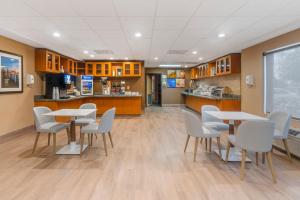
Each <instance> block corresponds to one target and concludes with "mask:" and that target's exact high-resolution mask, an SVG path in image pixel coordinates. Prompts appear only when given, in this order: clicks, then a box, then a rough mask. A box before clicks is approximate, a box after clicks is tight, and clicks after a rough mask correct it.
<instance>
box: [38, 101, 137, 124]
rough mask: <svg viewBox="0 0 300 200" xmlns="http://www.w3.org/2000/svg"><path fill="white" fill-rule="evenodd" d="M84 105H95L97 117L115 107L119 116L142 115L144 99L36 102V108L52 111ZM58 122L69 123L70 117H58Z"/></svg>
mask: <svg viewBox="0 0 300 200" xmlns="http://www.w3.org/2000/svg"><path fill="white" fill-rule="evenodd" d="M84 103H95V104H96V105H97V115H102V114H103V113H104V112H105V111H106V110H108V109H110V108H112V107H115V108H116V114H117V115H140V114H142V97H85V98H81V99H72V100H64V101H55V100H54V101H38V100H37V101H35V102H34V106H46V107H49V108H50V109H52V110H59V109H63V108H79V106H80V105H81V104H84ZM56 120H57V121H60V122H65V121H68V120H69V118H68V117H57V118H56Z"/></svg>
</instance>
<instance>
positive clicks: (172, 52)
mask: <svg viewBox="0 0 300 200" xmlns="http://www.w3.org/2000/svg"><path fill="white" fill-rule="evenodd" d="M186 52H188V50H169V51H168V52H167V54H171V55H183V54H186Z"/></svg>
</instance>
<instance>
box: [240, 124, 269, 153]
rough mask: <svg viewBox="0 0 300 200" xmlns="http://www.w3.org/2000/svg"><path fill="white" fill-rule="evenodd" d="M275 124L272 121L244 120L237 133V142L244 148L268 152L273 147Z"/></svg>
mask: <svg viewBox="0 0 300 200" xmlns="http://www.w3.org/2000/svg"><path fill="white" fill-rule="evenodd" d="M274 130H275V124H274V123H273V122H272V121H269V120H268V121H246V122H243V123H242V124H241V125H240V126H239V128H238V132H237V135H236V143H237V145H238V146H240V147H241V148H243V149H246V150H249V151H254V152H268V151H270V150H271V148H272V142H273V133H274Z"/></svg>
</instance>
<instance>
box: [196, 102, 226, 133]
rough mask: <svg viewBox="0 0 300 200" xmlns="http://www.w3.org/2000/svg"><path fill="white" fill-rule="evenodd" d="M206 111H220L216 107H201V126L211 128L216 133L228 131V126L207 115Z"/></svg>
mask: <svg viewBox="0 0 300 200" xmlns="http://www.w3.org/2000/svg"><path fill="white" fill-rule="evenodd" d="M206 111H220V109H219V108H218V107H216V106H212V105H204V106H202V107H201V116H202V123H203V126H205V127H207V128H212V129H215V130H217V131H227V130H229V125H228V124H225V123H224V122H223V120H220V119H217V118H215V117H213V116H211V115H209V114H207V113H206Z"/></svg>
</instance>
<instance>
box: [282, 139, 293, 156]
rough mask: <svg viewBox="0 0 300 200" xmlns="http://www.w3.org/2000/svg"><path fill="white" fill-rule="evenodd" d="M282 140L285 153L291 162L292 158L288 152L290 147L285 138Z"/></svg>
mask: <svg viewBox="0 0 300 200" xmlns="http://www.w3.org/2000/svg"><path fill="white" fill-rule="evenodd" d="M282 142H283V144H284V148H285V151H286V154H287V156H288V157H289V160H290V161H291V162H292V161H293V160H292V156H291V153H290V149H289V146H288V143H287V140H286V139H282Z"/></svg>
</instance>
